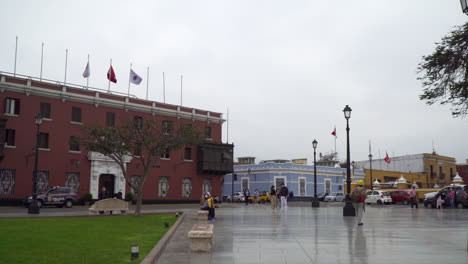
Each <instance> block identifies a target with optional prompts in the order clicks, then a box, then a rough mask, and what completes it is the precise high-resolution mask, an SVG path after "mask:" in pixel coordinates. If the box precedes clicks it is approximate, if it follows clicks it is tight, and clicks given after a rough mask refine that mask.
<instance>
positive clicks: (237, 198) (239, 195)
mask: <svg viewBox="0 0 468 264" xmlns="http://www.w3.org/2000/svg"><path fill="white" fill-rule="evenodd" d="M242 197H244V195H243V194H242V193H241V192H235V193H234V199H232V198H231V195H228V197H227V198H226V201H228V202H240V201H241V200H242Z"/></svg>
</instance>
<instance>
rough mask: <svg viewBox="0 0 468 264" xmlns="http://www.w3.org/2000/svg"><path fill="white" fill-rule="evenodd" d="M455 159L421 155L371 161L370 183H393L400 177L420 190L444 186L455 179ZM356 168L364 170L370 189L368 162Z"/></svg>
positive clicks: (361, 162)
mask: <svg viewBox="0 0 468 264" xmlns="http://www.w3.org/2000/svg"><path fill="white" fill-rule="evenodd" d="M455 161H456V160H455V158H452V157H447V156H442V155H438V154H436V153H435V152H434V153H432V154H428V153H422V154H414V155H406V156H398V157H390V163H388V162H385V160H384V159H377V160H372V181H375V179H378V180H379V182H380V183H385V182H392V181H393V182H394V181H396V180H398V179H399V178H400V177H401V175H403V177H404V178H405V179H406V180H407V181H408V182H409V183H413V182H416V183H417V184H418V186H419V187H420V188H432V187H434V186H441V187H442V186H446V185H449V184H450V183H451V182H452V179H453V177H455V175H456V173H457V170H456V163H455ZM355 164H356V167H357V168H363V169H365V173H366V186H367V187H368V188H369V187H370V181H371V173H370V171H371V170H370V167H371V166H370V165H371V163H370V161H369V160H365V161H358V162H355Z"/></svg>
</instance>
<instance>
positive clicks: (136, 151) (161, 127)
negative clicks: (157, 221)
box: [79, 119, 204, 215]
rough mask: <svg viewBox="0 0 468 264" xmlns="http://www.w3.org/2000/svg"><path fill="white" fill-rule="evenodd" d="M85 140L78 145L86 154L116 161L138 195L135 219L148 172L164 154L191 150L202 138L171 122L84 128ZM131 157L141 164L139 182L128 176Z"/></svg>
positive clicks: (145, 121)
mask: <svg viewBox="0 0 468 264" xmlns="http://www.w3.org/2000/svg"><path fill="white" fill-rule="evenodd" d="M84 130H85V133H84V134H85V136H83V137H80V138H79V143H80V144H81V145H83V146H85V147H86V148H87V149H88V150H89V151H96V152H99V153H101V154H104V155H105V156H107V157H109V158H110V159H112V160H113V161H115V162H116V163H117V164H118V165H119V167H120V168H121V170H122V173H123V176H124V177H125V179H126V181H127V184H128V185H129V186H130V187H131V188H133V189H134V190H135V191H136V193H137V203H136V208H135V215H140V213H141V202H142V197H143V187H144V185H145V181H146V179H147V177H148V174H149V172H150V170H151V169H152V168H153V166H154V165H155V163H156V161H157V160H158V159H159V158H160V157H161V154H163V153H164V152H166V151H173V150H177V149H180V148H182V147H183V146H193V145H197V144H200V143H201V142H203V140H204V137H203V136H202V134H201V133H200V132H199V131H198V130H197V129H195V128H193V127H192V126H190V125H179V126H178V127H174V126H173V124H172V122H164V121H163V122H162V123H160V122H157V121H155V120H151V119H148V120H144V121H142V120H140V121H139V122H127V123H126V124H124V125H122V126H116V127H102V126H97V125H95V126H89V127H85V128H84ZM128 156H130V157H133V158H134V159H136V160H137V162H139V163H140V164H141V166H140V167H141V168H142V175H141V178H140V179H139V181H132V179H130V176H129V175H128V174H127V171H126V169H125V168H126V166H125V160H126V157H128Z"/></svg>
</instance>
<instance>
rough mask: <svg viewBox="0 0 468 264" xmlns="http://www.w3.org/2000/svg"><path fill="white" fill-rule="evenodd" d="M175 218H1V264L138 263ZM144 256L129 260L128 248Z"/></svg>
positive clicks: (152, 216)
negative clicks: (135, 247)
mask: <svg viewBox="0 0 468 264" xmlns="http://www.w3.org/2000/svg"><path fill="white" fill-rule="evenodd" d="M176 220H177V219H176V218H175V216H174V215H172V214H171V215H162V214H158V215H142V216H133V215H126V216H121V215H116V216H101V217H54V218H13V219H11V218H10V219H0V263H9V264H10V263H11V264H12V263H17V264H20V263H28V264H29V263H37V264H40V263H44V264H46V263H47V264H53V263H60V264H64V263H66V264H72V263H83V264H84V263H99V264H104V263H109V264H111V263H112V264H114V263H139V262H140V261H141V260H143V258H144V257H145V256H146V255H147V254H148V253H149V252H150V251H151V249H152V248H153V247H154V245H156V243H157V242H158V241H159V240H160V239H161V238H162V237H163V236H164V234H165V233H166V231H167V230H168V228H166V227H164V223H165V222H166V223H168V224H169V225H170V226H172V225H173V224H174V222H175V221H176ZM132 244H138V245H139V247H140V258H139V259H137V260H136V261H130V246H131V245H132Z"/></svg>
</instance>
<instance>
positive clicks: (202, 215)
mask: <svg viewBox="0 0 468 264" xmlns="http://www.w3.org/2000/svg"><path fill="white" fill-rule="evenodd" d="M197 219H198V220H208V211H206V210H200V211H198V217H197Z"/></svg>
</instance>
